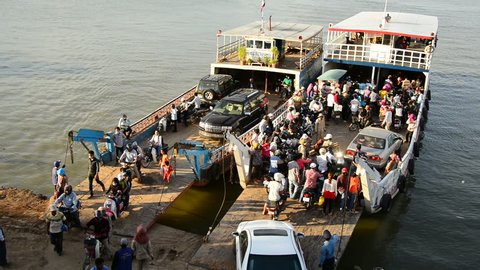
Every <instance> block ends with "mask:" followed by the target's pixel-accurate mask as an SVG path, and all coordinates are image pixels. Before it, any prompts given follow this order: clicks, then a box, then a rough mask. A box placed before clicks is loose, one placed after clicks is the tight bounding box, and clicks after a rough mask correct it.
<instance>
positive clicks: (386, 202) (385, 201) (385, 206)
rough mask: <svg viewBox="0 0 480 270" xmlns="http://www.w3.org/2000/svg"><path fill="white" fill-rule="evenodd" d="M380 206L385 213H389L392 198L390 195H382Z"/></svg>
mask: <svg viewBox="0 0 480 270" xmlns="http://www.w3.org/2000/svg"><path fill="white" fill-rule="evenodd" d="M380 206H381V207H382V210H383V211H385V212H387V213H388V212H390V209H392V196H391V195H390V194H383V196H382V199H380Z"/></svg>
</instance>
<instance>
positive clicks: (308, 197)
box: [302, 189, 317, 210]
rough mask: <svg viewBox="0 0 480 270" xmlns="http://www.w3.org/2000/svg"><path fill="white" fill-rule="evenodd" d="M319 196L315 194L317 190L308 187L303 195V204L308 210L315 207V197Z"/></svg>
mask: <svg viewBox="0 0 480 270" xmlns="http://www.w3.org/2000/svg"><path fill="white" fill-rule="evenodd" d="M316 197H317V196H315V190H313V189H307V190H306V191H305V193H303V197H302V204H303V206H305V208H306V209H307V210H309V209H310V208H312V207H313V205H314V204H315V199H316Z"/></svg>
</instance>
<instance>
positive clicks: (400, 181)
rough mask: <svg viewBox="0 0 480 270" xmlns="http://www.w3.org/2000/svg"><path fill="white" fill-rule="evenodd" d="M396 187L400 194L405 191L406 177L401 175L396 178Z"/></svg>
mask: <svg viewBox="0 0 480 270" xmlns="http://www.w3.org/2000/svg"><path fill="white" fill-rule="evenodd" d="M397 187H398V190H399V191H400V192H401V193H405V192H406V191H407V177H405V175H403V174H401V175H400V177H398V181H397Z"/></svg>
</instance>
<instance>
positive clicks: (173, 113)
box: [170, 104, 178, 132]
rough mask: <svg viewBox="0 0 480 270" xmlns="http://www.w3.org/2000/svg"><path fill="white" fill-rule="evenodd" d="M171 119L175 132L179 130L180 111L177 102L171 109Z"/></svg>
mask: <svg viewBox="0 0 480 270" xmlns="http://www.w3.org/2000/svg"><path fill="white" fill-rule="evenodd" d="M170 120H171V121H172V126H173V132H177V120H178V111H177V108H176V107H175V104H172V109H171V110H170Z"/></svg>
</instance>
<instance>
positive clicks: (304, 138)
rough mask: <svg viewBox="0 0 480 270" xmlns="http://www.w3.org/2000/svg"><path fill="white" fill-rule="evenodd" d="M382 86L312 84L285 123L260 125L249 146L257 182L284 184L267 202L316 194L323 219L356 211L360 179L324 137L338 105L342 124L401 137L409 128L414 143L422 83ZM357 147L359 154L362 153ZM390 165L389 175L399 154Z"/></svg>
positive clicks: (291, 105)
mask: <svg viewBox="0 0 480 270" xmlns="http://www.w3.org/2000/svg"><path fill="white" fill-rule="evenodd" d="M380 85H381V87H379V88H380V89H377V87H375V85H373V84H370V83H357V82H353V81H351V80H348V79H347V80H345V81H343V82H331V83H329V82H320V83H318V82H316V83H311V84H310V85H308V87H307V88H306V89H305V88H304V87H302V88H301V89H299V90H296V91H295V92H294V93H293V96H292V97H291V98H290V99H289V101H288V107H287V109H286V110H287V112H286V116H285V119H284V120H283V121H282V122H280V123H277V124H276V125H275V126H274V125H273V119H272V118H273V116H272V115H271V114H270V115H267V116H265V118H264V119H262V121H261V122H260V124H259V126H258V128H257V129H256V130H255V131H254V133H253V135H252V137H251V139H250V141H249V142H248V145H249V147H250V154H251V156H252V177H253V179H255V180H256V181H261V180H264V179H263V178H262V177H263V175H265V174H268V175H269V178H268V179H266V180H267V182H265V185H268V180H272V181H278V182H280V183H281V184H282V188H280V189H279V188H275V190H278V192H279V194H273V195H272V194H269V198H277V199H278V200H280V197H281V194H282V193H286V194H288V196H289V197H290V198H291V199H295V200H299V201H300V202H302V197H303V194H304V193H305V192H307V191H309V190H310V191H311V190H313V191H315V193H316V195H318V196H320V195H323V198H322V201H324V203H323V210H324V213H325V214H331V213H332V209H333V208H334V205H337V206H338V208H339V210H350V211H355V204H356V203H357V202H358V195H359V194H360V193H361V192H360V191H361V185H360V181H359V176H358V175H356V174H355V170H353V169H352V168H350V167H346V166H345V167H342V166H344V164H340V163H338V162H337V158H336V153H335V152H336V151H337V149H336V147H335V143H334V142H333V140H332V137H333V136H332V134H325V132H326V128H325V127H326V125H329V124H328V123H326V122H329V121H331V119H332V115H333V114H334V112H335V110H334V108H335V107H336V106H338V105H340V107H341V112H339V113H341V119H343V121H344V122H350V121H359V122H360V123H361V126H362V127H365V126H369V125H373V124H376V125H379V126H381V127H383V128H385V129H387V130H392V129H396V130H397V131H401V130H403V129H405V128H406V136H405V142H408V141H410V140H411V136H412V134H413V131H414V130H415V127H416V115H417V114H418V109H419V106H420V104H421V101H422V100H423V88H422V87H421V85H422V81H421V80H420V79H417V80H409V79H408V78H405V77H402V76H401V75H399V76H396V77H394V76H392V75H388V76H387V77H386V78H385V80H384V82H383V83H381V84H380ZM331 124H332V125H333V123H331ZM358 146H360V147H359V148H358V149H357V153H361V145H358ZM390 159H391V160H390V162H389V163H388V165H387V168H386V171H385V172H386V173H388V172H389V171H390V170H391V169H392V168H393V167H394V166H395V164H397V165H398V162H399V160H400V158H399V153H394V154H392V155H391V156H390ZM285 179H286V180H287V181H286V180H285ZM318 196H317V197H318Z"/></svg>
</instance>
